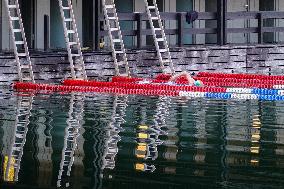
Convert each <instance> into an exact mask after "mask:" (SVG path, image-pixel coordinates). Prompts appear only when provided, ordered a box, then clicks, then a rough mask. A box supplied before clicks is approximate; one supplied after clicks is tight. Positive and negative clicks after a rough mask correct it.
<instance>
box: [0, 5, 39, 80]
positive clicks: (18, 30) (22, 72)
mask: <svg viewBox="0 0 284 189" xmlns="http://www.w3.org/2000/svg"><path fill="white" fill-rule="evenodd" d="M5 4H6V8H7V10H8V17H9V22H10V29H11V32H12V41H13V45H14V54H15V58H16V62H17V66H18V74H19V79H20V81H21V82H34V75H33V71H32V63H31V58H30V54H29V49H28V44H27V40H26V37H25V30H24V25H23V21H22V17H21V11H20V5H19V1H18V0H5ZM21 49H23V51H24V52H20V50H21Z"/></svg>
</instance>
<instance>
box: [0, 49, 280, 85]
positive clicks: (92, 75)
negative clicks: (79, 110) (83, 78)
mask: <svg viewBox="0 0 284 189" xmlns="http://www.w3.org/2000/svg"><path fill="white" fill-rule="evenodd" d="M171 55H172V59H173V62H174V65H175V69H176V71H177V72H179V71H183V70H187V71H190V72H199V71H206V72H226V73H258V74H273V75H283V73H284V45H283V46H281V45H257V46H223V47H218V46H210V47H186V48H175V49H172V50H171ZM84 57H85V65H86V70H87V74H88V77H89V79H107V78H109V77H111V76H113V75H114V66H113V62H112V58H111V53H110V52H88V53H84ZM128 60H129V65H130V67H131V74H132V75H134V76H139V77H152V76H153V75H155V74H157V73H161V70H160V69H159V62H158V58H157V56H156V53H155V52H154V51H148V50H139V51H129V52H128ZM32 62H33V65H34V66H33V70H34V73H35V79H36V82H41V83H58V82H60V81H61V80H63V79H65V78H68V77H70V69H69V63H68V59H67V55H66V53H62V52H61V53H59V52H54V53H50V52H49V53H47V52H46V53H32ZM17 77H18V75H17V67H16V63H15V60H14V57H13V54H2V55H1V56H0V85H6V84H11V83H12V82H13V81H15V80H17Z"/></svg>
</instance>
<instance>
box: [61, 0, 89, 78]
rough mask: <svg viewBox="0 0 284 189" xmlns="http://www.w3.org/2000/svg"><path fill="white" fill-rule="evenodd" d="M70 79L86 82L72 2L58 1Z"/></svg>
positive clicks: (66, 0)
mask: <svg viewBox="0 0 284 189" xmlns="http://www.w3.org/2000/svg"><path fill="white" fill-rule="evenodd" d="M58 1H59V7H60V13H61V18H62V23H63V29H64V36H65V42H66V46H67V52H68V60H69V62H70V69H71V76H72V79H83V80H87V74H86V70H85V63H84V58H83V54H82V49H81V44H80V40H79V34H78V30H77V25H76V21H75V15H74V11H73V6H72V0H58Z"/></svg>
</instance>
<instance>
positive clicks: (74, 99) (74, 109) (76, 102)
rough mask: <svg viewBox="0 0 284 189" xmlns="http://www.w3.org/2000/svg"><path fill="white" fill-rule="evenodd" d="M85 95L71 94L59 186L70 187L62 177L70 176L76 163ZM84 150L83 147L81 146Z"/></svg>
mask: <svg viewBox="0 0 284 189" xmlns="http://www.w3.org/2000/svg"><path fill="white" fill-rule="evenodd" d="M84 98H85V97H84V95H82V94H74V93H72V94H71V99H70V108H69V112H68V119H67V125H68V126H67V127H66V128H65V135H64V146H63V150H62V158H61V162H60V169H59V173H58V181H57V186H58V187H60V186H62V185H64V186H65V187H69V182H68V181H66V183H65V184H62V183H61V182H62V179H63V178H64V177H66V176H68V177H69V176H70V174H71V169H72V165H73V163H74V159H75V158H74V155H75V150H76V148H77V145H78V144H77V142H78V141H77V139H78V137H79V136H80V130H81V128H82V125H83V124H84V123H83V118H84V115H83V113H84ZM79 150H82V148H79Z"/></svg>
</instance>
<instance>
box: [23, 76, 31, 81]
mask: <svg viewBox="0 0 284 189" xmlns="http://www.w3.org/2000/svg"><path fill="white" fill-rule="evenodd" d="M22 80H23V81H31V80H32V78H30V77H23V78H22Z"/></svg>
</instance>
